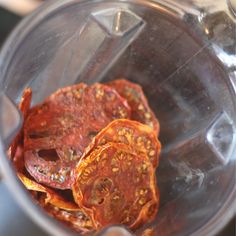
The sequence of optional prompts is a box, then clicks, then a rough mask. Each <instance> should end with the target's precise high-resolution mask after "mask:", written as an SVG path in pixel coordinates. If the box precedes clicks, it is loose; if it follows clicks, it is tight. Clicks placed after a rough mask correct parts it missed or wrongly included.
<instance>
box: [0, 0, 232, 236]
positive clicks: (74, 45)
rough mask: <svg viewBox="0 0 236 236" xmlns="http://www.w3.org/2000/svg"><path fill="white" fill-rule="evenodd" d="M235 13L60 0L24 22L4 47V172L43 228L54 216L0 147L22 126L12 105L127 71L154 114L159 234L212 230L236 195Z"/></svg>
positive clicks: (55, 229)
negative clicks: (28, 94)
mask: <svg viewBox="0 0 236 236" xmlns="http://www.w3.org/2000/svg"><path fill="white" fill-rule="evenodd" d="M235 50H236V18H235V12H234V3H233V1H232V3H231V2H230V1H226V0H217V1H211V0H208V1H205V0H182V1H178V0H176V1H174V0H165V1H164V0H156V1H145V0H120V1H119V0H107V1H103V0H96V1H86V0H83V1H82V0H81V1H79V0H64V1H62V0H59V1H51V2H50V3H47V4H45V5H43V6H42V7H41V8H40V9H39V10H37V11H36V12H34V13H33V14H32V15H30V16H28V17H27V18H26V19H24V20H23V21H22V23H21V24H20V25H19V26H18V28H16V29H15V31H14V32H13V33H12V35H11V36H10V38H9V39H8V40H7V42H6V44H5V46H4V47H3V49H2V52H1V56H0V135H1V138H0V156H1V160H0V166H1V172H2V176H3V181H6V183H7V185H8V186H9V188H10V190H11V192H12V194H13V195H14V196H15V198H16V199H17V200H18V202H19V203H20V204H21V206H22V208H23V209H24V210H25V211H27V212H28V213H29V214H30V216H31V218H32V219H34V220H35V221H36V222H37V223H38V224H39V225H40V226H41V227H43V228H44V229H45V230H47V231H48V232H49V233H50V234H52V235H57V236H59V235H72V234H73V232H72V231H71V232H70V231H69V230H68V229H66V228H64V227H63V226H62V225H61V224H59V223H58V222H55V221H54V220H52V219H50V218H49V217H48V216H47V215H46V214H45V213H44V212H43V211H42V210H40V209H39V208H38V207H37V206H36V205H35V204H34V203H33V202H32V201H31V200H30V197H29V196H28V194H27V191H26V190H24V188H23V187H22V185H21V184H20V183H19V181H18V180H17V178H16V175H15V171H14V170H13V168H12V167H11V164H10V163H9V161H8V158H7V157H6V148H7V146H8V145H9V142H10V141H11V139H12V138H13V137H14V135H15V134H16V133H17V131H18V130H19V128H20V126H21V125H22V119H21V115H20V113H19V111H18V110H17V108H16V105H15V104H17V103H18V102H19V99H20V96H21V94H22V91H23V90H24V88H26V87H31V88H32V89H33V104H36V103H38V102H41V101H43V99H44V98H45V97H46V96H48V95H49V94H51V93H52V92H54V91H55V90H57V89H58V88H59V87H63V86H67V85H71V84H75V83H80V82H85V83H88V84H92V83H94V82H106V81H109V80H114V79H118V78H126V79H128V80H130V81H133V82H135V83H139V84H140V85H141V86H142V87H143V89H144V91H145V94H146V95H147V97H148V100H149V102H150V105H151V107H152V109H153V110H154V112H155V113H156V116H157V117H158V119H159V121H160V126H161V132H160V140H161V142H162V145H163V149H162V153H161V159H160V166H159V168H158V170H157V182H158V185H159V187H160V192H161V205H160V210H159V213H158V215H157V217H156V220H155V221H154V222H153V223H152V224H150V225H146V226H145V227H143V228H142V229H140V230H139V231H136V232H134V233H135V234H136V235H144V234H145V232H146V233H147V232H148V231H150V230H152V231H153V235H161V236H173V235H174V236H187V235H195V236H206V235H207V236H209V235H215V233H216V232H218V231H219V230H220V229H221V228H222V227H223V226H224V225H225V224H226V222H227V221H228V220H229V219H230V218H231V217H232V216H233V214H234V212H235V201H236V185H235V181H236V172H235V171H236V168H235V167H236V166H235V163H236V94H235V93H236V51H235Z"/></svg>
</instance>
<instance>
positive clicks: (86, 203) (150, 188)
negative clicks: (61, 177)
mask: <svg viewBox="0 0 236 236" xmlns="http://www.w3.org/2000/svg"><path fill="white" fill-rule="evenodd" d="M72 191H73V195H74V199H75V201H76V202H77V204H78V205H79V206H80V207H81V208H82V209H83V210H84V211H85V212H86V213H87V214H88V215H89V216H90V217H91V219H92V220H93V222H94V225H95V226H96V228H98V229H99V228H103V227H104V226H107V225H110V224H124V225H126V226H128V227H130V228H131V229H135V228H137V227H139V226H141V225H142V224H143V223H144V222H145V223H148V222H150V221H152V220H153V219H154V217H155V216H156V213H157V210H158V205H159V193H158V190H157V188H156V184H155V169H154V168H153V166H152V163H151V162H150V160H149V158H148V157H147V156H146V155H144V154H136V153H134V152H132V150H131V149H130V147H129V146H128V145H125V144H121V143H107V144H106V145H104V146H100V147H97V149H95V150H94V151H93V152H91V153H90V154H89V155H88V156H87V158H85V159H84V160H83V161H82V162H81V163H80V165H78V166H77V168H76V180H75V183H74V185H73V188H72Z"/></svg>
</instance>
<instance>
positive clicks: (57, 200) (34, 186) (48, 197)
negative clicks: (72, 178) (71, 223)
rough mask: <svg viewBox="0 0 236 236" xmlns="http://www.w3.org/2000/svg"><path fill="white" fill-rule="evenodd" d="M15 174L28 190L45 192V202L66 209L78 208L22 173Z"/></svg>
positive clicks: (76, 209) (75, 209) (73, 209)
mask: <svg viewBox="0 0 236 236" xmlns="http://www.w3.org/2000/svg"><path fill="white" fill-rule="evenodd" d="M17 175H18V177H19V179H20V180H21V182H22V183H23V184H24V186H25V187H26V188H27V189H28V190H30V191H36V192H41V193H45V198H44V200H45V204H48V203H49V204H51V205H53V206H55V207H58V208H60V209H63V210H68V211H78V210H80V208H79V207H78V206H77V205H76V204H75V203H73V202H69V201H67V200H65V199H64V198H63V197H61V196H60V195H59V194H57V193H56V192H54V191H53V190H51V189H49V188H47V187H45V186H43V185H41V184H39V183H37V182H35V181H33V180H31V179H29V178H28V177H26V176H25V175H24V174H22V173H17Z"/></svg>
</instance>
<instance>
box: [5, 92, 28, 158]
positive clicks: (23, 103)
mask: <svg viewBox="0 0 236 236" xmlns="http://www.w3.org/2000/svg"><path fill="white" fill-rule="evenodd" d="M31 99H32V90H31V89H30V88H27V89H25V90H24V92H23V94H22V97H21V100H20V103H19V105H18V108H19V110H20V111H21V113H22V118H23V121H24V120H25V119H26V117H27V115H28V112H29V109H30V104H31ZM23 140H24V138H23V128H22V129H21V130H20V131H19V133H18V134H17V136H16V137H15V138H14V140H13V141H12V143H11V145H10V147H9V149H8V156H9V157H10V159H13V157H15V154H16V151H17V148H18V146H19V145H21V146H22V145H23ZM18 156H19V155H18Z"/></svg>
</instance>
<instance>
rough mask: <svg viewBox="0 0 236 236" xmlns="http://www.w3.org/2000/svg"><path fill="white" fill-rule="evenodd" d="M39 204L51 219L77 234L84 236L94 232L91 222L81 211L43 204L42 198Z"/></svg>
mask: <svg viewBox="0 0 236 236" xmlns="http://www.w3.org/2000/svg"><path fill="white" fill-rule="evenodd" d="M39 204H40V205H41V207H42V208H43V209H44V210H45V211H46V212H47V213H48V214H49V215H50V216H51V217H53V218H54V219H57V220H59V221H60V222H61V223H63V224H64V225H65V226H67V227H70V228H71V229H74V230H75V231H77V232H78V233H81V234H85V233H88V232H92V231H93V230H94V226H93V224H92V221H91V220H90V218H89V217H88V216H87V215H86V214H85V212H84V211H82V210H81V209H80V210H76V211H70V210H63V209H60V208H58V207H55V206H53V205H52V204H49V203H48V204H45V200H44V198H40V199H39Z"/></svg>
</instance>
